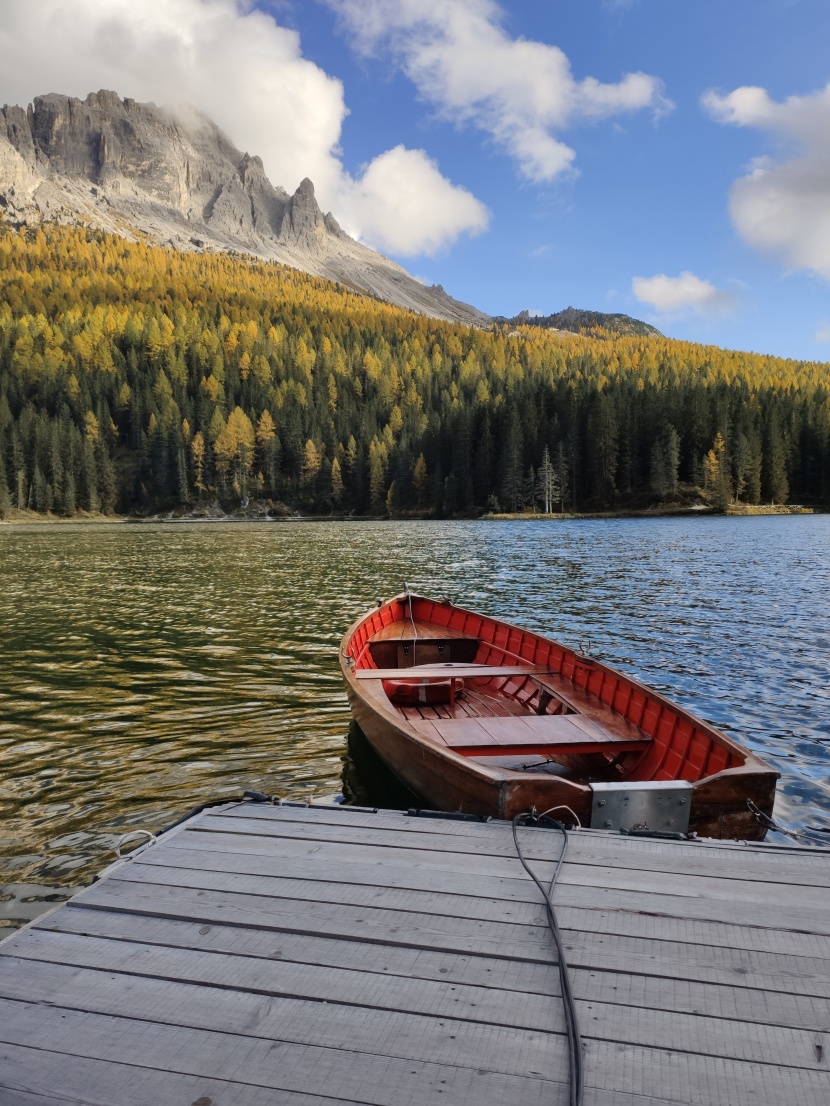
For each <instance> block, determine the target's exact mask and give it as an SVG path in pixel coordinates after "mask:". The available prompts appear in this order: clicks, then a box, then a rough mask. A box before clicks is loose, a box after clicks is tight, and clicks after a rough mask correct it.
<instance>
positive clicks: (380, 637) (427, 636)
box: [369, 618, 470, 642]
mask: <svg viewBox="0 0 830 1106" xmlns="http://www.w3.org/2000/svg"><path fill="white" fill-rule="evenodd" d="M469 637H470V635H469V634H465V633H464V632H463V631H462V630H454V629H451V628H450V627H449V626H433V625H432V623H431V622H419V621H418V620H417V618H416V619H415V626H414V628H413V626H412V623H411V622H410V620H409V619H408V618H407V619H405V620H404V621H403V622H390V623H389V625H388V626H382V627H381V628H380V629H379V630H378V631H376V632H375V633H374V634H372V636H371V637H370V638H369V641H370V642H375V641H413V640H416V641H430V640H435V641H449V640H450V639H458V638H469Z"/></svg>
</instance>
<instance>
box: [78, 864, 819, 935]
mask: <svg viewBox="0 0 830 1106" xmlns="http://www.w3.org/2000/svg"><path fill="white" fill-rule="evenodd" d="M145 855H148V854H145ZM168 855H169V854H168ZM155 856H156V861H158V860H160V859H161V854H160V853H156V854H155ZM156 861H154V862H153V865H152V869H151V870H152V872H153V873H159V874H158V875H156V874H151V875H149V876H145V875H144V874H142V873H144V872H146V871H147V870H148V869H150V868H151V866H150V865H149V864H148V865H146V866H145V865H144V864H143V863H141V862H136V864H134V865H129V866H126V867H125V868H122V869H120V870H119V871H117V872H115V873H114V874H113V876H112V877H111V878H112V880H113V881H117V880H128V881H129V880H134V881H136V882H140V881H146V880H147V879H149V880H151V881H156V882H159V883H174V882H176V881H175V879H173V878H172V876H170V875H162V874H160V873H162V872H163V871H164V870H165V869H166V868H167V865H166V864H162V863H157V862H156ZM243 866H244V865H243V863H242V862H240V867H243ZM170 870H171V871H178V872H179V876H178V879H179V880H180V881H181V883H182V884H183V885H187V884H188V883H194V882H196V880H197V879H199V878H200V877H198V876H197V875H196V870H195V869H187V868H174V869H170ZM276 870H277V871H278V872H282V873H284V874H285V876H286V877H290V878H295V879H303V878H307V879H310V880H312V881H314V877H315V876H318V875H319V876H322V875H325V876H326V878H327V879H331V880H332V881H333V882H334V881H344V882H345V881H346V880H352V881H355V882H361V883H363V884H364V885H365V886H367V887H373V886H374V887H376V888H378V889H380V888H382V886H383V882H384V875H383V874H382V873H381V870H380V869H378V868H377V867H376V866H374V865H371V866H368V867H366V868H362V866H361V865H360V864H352V865H341V864H334V865H332V864H329V863H327V862H326V861H317V862H316V863H315V865H314V868H313V869H310V867H309V866H308V865H307V864H304V863H302V862H300V861H292V860H284V861H283V860H280V861H279V863H278V865H277V868H276ZM383 872H385V881H386V882H387V883H389V884H390V885H391V886H395V887H398V888H401V889H403V888H409V889H418V890H422V891H427V892H429V891H433V892H435V893H444V894H452V890H453V888H456V889H458V890H461V889H462V888H463V889H464V890H465V891H466V892H467V893H470V894H475V891H476V889H477V888H479V889H481V890H482V892H483V891H484V888H485V886H486V884H487V881H486V879H485V877H481V878H480V879H478V878H475V877H470V878H469V879H465V878H464V877H463V875H460V874H459V875H457V876H456V877H455V878H454V879H452V880H451V881H447V880H446V879H445V878H444V877H443V873H439V874H438V877H436V873H434V872H425V871H422V870H421V871H418V872H411V871H408V870H407V869H406V868H405V867H403V868H398V869H394V868H386V869H383ZM522 875H524V873H522ZM256 878H257V877H256V876H255V875H252V874H250V873H248V879H249V881H251V882H250V885H249V886H248V890H249V891H255V882H254V881H255V880H256ZM108 882H109V881H108ZM496 882H498V884H500V886H501V887H502V888H503V891H504V898H505V901H506V902H508V901H510V900H511V899H517V898H518V896H519V895H521V896H522V898H523V899H524V900H525V901H527V900H528V899H530V898H531V896H532V895H533V893H534V890H535V888H534V887H533V885H532V884H531V882H530V880H529V879H527V878H524V879H521V880H520V879H507V878H504V877H503V878H502V879H500V880H498V881H493V882H492V883H491V884H490V892H491V894H492V893H493V892H494V890H495V884H496ZM413 884H414V885H415V888H413ZM243 889H244V885H240V891H243ZM89 893H90V892H86V894H89ZM555 901H556V903H557V906H558V907H562V906H568V905H570V906H576V907H584V908H589V909H591V908H593V909H602V910H605V911H606V912H608V911H627V912H632V913H634V914H635V915H638V916H645V917H649V916H650V917H659V916H664V917H674V918H677V919H682V920H685V919H699V920H705V921H712V922H716V923H721V924H734V925H741V926H745V927H752V926H755V927H758V928H767V929H771V930H772V931H773V932H780V931H782V930H790V929H793V928H795V929H796V930H797V932H799V933H802V934H808V935H809V934H813V935H815V936H817V937H818V938H823V937H826V936H827V935H830V914H828V912H827V911H825V910H820V909H810V910H808V909H803V910H800V911H799V913H798V919H797V923H796V922H794V919H793V911H792V908H791V907H790V906H787V905H783V904H779V903H766V904H764V906H763V909H762V910H759V909H758V908H757V906H755V905H753V904H745V903H730V902H729V901H728V900H723V901H716V900H706V899H694V898H688V897H684V896H678V895H669V894H665V895H651V896H649V897H648V898H646V897H644V896H643V895H642V894H639V893H637V892H636V891H628V890H619V889H617V888H612V887H601V886H600V887H593V886H590V887H578V886H574V885H570V886H568V887H567V888H565V887H560V886H557V890H556V894H555Z"/></svg>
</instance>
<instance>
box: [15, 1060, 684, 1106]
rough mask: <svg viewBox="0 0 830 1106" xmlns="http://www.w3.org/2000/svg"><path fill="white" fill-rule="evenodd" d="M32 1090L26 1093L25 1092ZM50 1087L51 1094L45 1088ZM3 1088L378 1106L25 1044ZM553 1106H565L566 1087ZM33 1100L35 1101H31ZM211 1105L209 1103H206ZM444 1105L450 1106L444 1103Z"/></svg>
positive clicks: (106, 1100) (624, 1103) (119, 1105)
mask: <svg viewBox="0 0 830 1106" xmlns="http://www.w3.org/2000/svg"><path fill="white" fill-rule="evenodd" d="M58 1086H59V1087H60V1088H61V1092H62V1093H61V1097H60V1098H58V1099H57V1100H56V1099H54V1097H51V1096H50V1097H47V1098H45V1099H42V1098H41V1097H40V1090H39V1088H43V1089H44V1093H48V1092H49V1091H51V1095H52V1096H53V1095H54V1094H55V1093H56V1092H55V1087H58ZM23 1087H26V1088H31V1089H30V1090H27V1091H22V1090H21V1089H20V1088H23ZM46 1089H48V1090H46ZM0 1090H2V1091H3V1092H4V1093H6V1094H9V1095H12V1094H14V1095H18V1094H28V1095H29V1099H26V1098H23V1099H22V1100H20V1102H18V1099H17V1098H11V1099H10V1101H9V1102H8V1103H6V1102H5V1101H4V1102H3V1106H148V1103H152V1106H190V1103H191V1102H193V1103H197V1102H198V1103H199V1104H200V1106H202V1104H203V1103H205V1100H209V1101H210V1103H211V1106H335V1104H338V1106H374V1104H373V1103H368V1102H367V1100H366V1099H365V1098H364V1099H362V1100H360V1101H357V1100H356V1099H348V1098H345V1097H343V1096H342V1095H339V1094H337V1093H336V1089H335V1088H332V1090H331V1092H330V1093H329V1094H327V1095H326V1096H325V1097H323V1098H321V1097H319V1096H317V1095H308V1094H302V1093H299V1092H296V1091H288V1092H286V1091H279V1090H274V1089H272V1088H270V1087H253V1086H250V1085H246V1084H241V1083H230V1082H227V1081H226V1080H224V1079H207V1078H205V1077H204V1076H202V1075H195V1076H190V1075H179V1074H178V1073H174V1072H157V1071H152V1070H151V1069H148V1068H142V1067H139V1066H137V1065H136V1064H123V1063H117V1064H116V1063H110V1062H107V1061H101V1060H90V1059H88V1058H86V1057H83V1056H70V1055H66V1054H65V1053H59V1052H48V1051H46V1050H44V1049H39V1048H30V1047H26V1046H24V1045H0ZM559 1094H560V1097H559V1099H558V1100H557V1099H556V1098H555V1097H553V1098H551V1100H550V1103H549V1104H548V1106H557V1102H562V1103H564V1102H566V1101H567V1098H566V1094H565V1088H564V1087H561V1088H560V1090H559ZM32 1096H34V1097H32ZM205 1106H206V1104H205ZM442 1106H451V1104H450V1103H448V1102H447V1101H445V1102H444V1103H443V1104H442ZM585 1106H665V1100H664V1099H663V1100H658V1099H655V1098H651V1097H650V1096H643V1095H629V1094H621V1093H620V1092H618V1091H606V1090H597V1089H595V1088H592V1087H588V1088H586V1091H585Z"/></svg>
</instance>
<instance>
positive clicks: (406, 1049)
mask: <svg viewBox="0 0 830 1106" xmlns="http://www.w3.org/2000/svg"><path fill="white" fill-rule="evenodd" d="M26 967H27V975H28V982H29V992H28V993H27V992H26V980H25V979H24V976H23V973H22V972H20V971H18V972H17V973H16V975H15V974H13V973H11V972H9V971H6V972H5V973H4V972H3V963H2V959H0V981H2V983H3V986H4V997H5V998H8V999H13V1000H18V1001H21V1002H27V1003H35V1004H46V1005H49V1006H52V1007H59V1008H61V1009H65V1010H75V1011H79V1012H82V1013H89V1014H96V1013H97V1014H104V1015H107V1014H108V1015H110V1016H111V1017H119V1018H137V1019H139V1020H141V1021H150V1022H157V1023H160V1024H163V1025H169V1026H171V1027H178V1026H184V1027H186V1028H189V1029H207V1030H213V1031H216V1032H232V1033H235V1034H239V1035H240V1036H243V1037H258V1038H264V1039H266V1040H269V1041H276V1042H280V1043H282V1044H292V1043H293V1044H309V1045H316V1046H319V1047H322V1048H341V1047H342V1046H343V1044H344V1042H348V1048H349V1050H350V1051H352V1052H356V1053H366V1054H367V1055H370V1056H389V1057H395V1058H397V1059H400V1060H417V1061H429V1062H434V1063H439V1064H451V1065H453V1066H454V1067H472V1068H476V1069H481V1068H485V1069H486V1070H487V1071H493V1072H498V1073H500V1074H502V1075H522V1076H524V1075H527V1073H528V1072H529V1071H536V1072H544V1071H545V1070H546V1068H547V1066H548V1064H549V1060H550V1055H551V1050H552V1049H562V1048H563V1047H564V1041H563V1040H561V1039H552V1038H551V1035H550V1034H549V1033H546V1032H540V1031H537V1030H523V1029H511V1030H510V1031H509V1032H507V1031H506V1030H505V1029H504V1028H503V1027H502V1026H493V1025H482V1024H479V1023H476V1022H468V1021H463V1020H454V1019H451V1018H440V1019H439V1018H429V1017H424V1016H423V1015H420V1014H415V1013H411V1012H405V1011H389V1010H376V1009H371V1008H366V1007H360V1006H352V1005H349V1004H348V1003H336V1002H320V1001H312V1000H308V999H303V998H294V997H284V996H279V995H265V996H263V995H258V994H249V993H246V992H245V991H230V990H227V989H223V988H215V987H207V986H202V985H199V984H181V983H179V982H171V981H169V980H163V979H155V978H152V977H142V976H126V977H124V976H121V975H113V974H108V973H107V972H105V971H100V970H98V969H87V968H74V967H67V966H64V965H53V964H43V963H29V964H27V965H26ZM552 1005H555V1003H552ZM563 1032H564V1021H563V1023H562V1025H561V1027H560V1033H559V1038H561V1036H562V1033H563ZM2 1034H3V1031H2V1029H0V1038H2Z"/></svg>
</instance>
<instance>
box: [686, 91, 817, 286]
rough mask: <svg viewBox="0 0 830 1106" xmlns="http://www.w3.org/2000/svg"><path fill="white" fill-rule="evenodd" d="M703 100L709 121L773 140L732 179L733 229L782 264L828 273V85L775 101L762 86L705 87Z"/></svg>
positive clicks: (731, 211) (731, 205)
mask: <svg viewBox="0 0 830 1106" xmlns="http://www.w3.org/2000/svg"><path fill="white" fill-rule="evenodd" d="M703 105H704V107H705V108H706V110H707V111H708V112H709V114H710V115H711V116H712V118H713V119H715V120H716V121H717V122H719V123H726V124H731V125H733V126H738V127H756V128H758V129H760V130H762V131H765V132H766V133H767V134H769V135H770V136H771V137H772V138H773V139H774V140H775V141H776V144H777V146H778V147H779V149H778V153H777V157H769V156H768V157H764V158H760V159H758V160H756V161H755V162H753V164H752V165H751V166H750V170H749V172H748V173H747V175H746V176H744V177H742V178H741V179H740V180H737V181H736V182H735V184H734V185H733V186H732V190H731V193H730V214H731V216H732V222H733V223H734V225H735V229H736V230H737V231H738V233H739V234H740V235H741V237H742V238H743V239H744V241H746V242H748V243H749V244H750V245H751V246H754V247H756V248H757V249H760V250H763V251H765V252H767V253H770V254H772V255H774V256H776V257H778V258H780V259H781V260H782V261H783V262H784V264H785V265H787V266H789V267H791V268H796V269H810V270H812V271H813V272H815V273H817V274H818V275H819V276H822V277H824V278H825V279H826V280H830V85H828V87H827V88H824V89H821V90H820V91H818V92H814V93H812V94H811V95H807V96H791V97H790V98H789V99H787V100H785V101H783V102H782V103H779V102H777V101H775V100H773V99H771V98H770V96H769V95H768V94H767V92H766V91H765V90H764V89H763V88H751V87H745V88H737V89H735V91H734V92H731V93H729V94H728V95H726V96H721V95H719V94H717V93H715V92H709V93H707V94H706V96H704V98H703Z"/></svg>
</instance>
